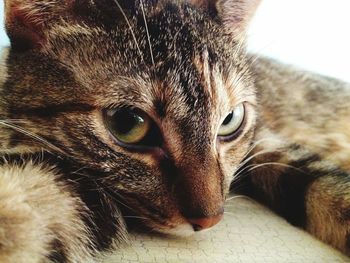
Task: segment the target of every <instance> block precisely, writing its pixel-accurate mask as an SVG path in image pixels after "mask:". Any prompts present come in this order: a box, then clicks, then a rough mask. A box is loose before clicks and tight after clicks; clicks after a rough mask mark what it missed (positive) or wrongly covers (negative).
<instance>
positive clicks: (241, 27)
mask: <svg viewBox="0 0 350 263" xmlns="http://www.w3.org/2000/svg"><path fill="white" fill-rule="evenodd" d="M187 1H188V2H189V3H190V4H192V5H195V6H197V7H200V8H204V9H206V10H207V11H208V12H210V13H211V14H215V16H217V17H218V18H219V19H220V21H221V22H222V23H223V25H224V26H225V29H226V30H227V31H228V32H230V33H233V34H235V35H240V34H242V33H244V32H246V30H247V27H248V25H249V22H250V20H251V18H252V17H253V15H254V13H255V11H256V9H257V7H258V6H259V4H260V2H261V0H187Z"/></svg>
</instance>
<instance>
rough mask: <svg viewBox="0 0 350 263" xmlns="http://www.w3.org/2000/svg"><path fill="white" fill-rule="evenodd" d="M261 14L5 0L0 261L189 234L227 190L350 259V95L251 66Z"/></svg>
mask: <svg viewBox="0 0 350 263" xmlns="http://www.w3.org/2000/svg"><path fill="white" fill-rule="evenodd" d="M258 4H259V0H217V1H215V0H211V1H209V0H187V1H186V0H177V1H170V0H158V1H157V0H152V1H151V0H149V1H142V0H138V1H137V0H134V1H130V0H5V10H6V28H7V32H8V35H9V37H10V40H11V48H10V49H6V50H4V51H3V52H2V57H3V58H2V63H1V67H0V86H1V91H0V92H1V101H0V114H1V121H0V123H1V133H0V137H1V140H0V143H1V155H2V158H1V166H0V262H16V263H17V262H18V263H22V262H23V263H24V262H26V263H27V262H95V260H97V258H98V257H99V255H100V254H101V253H102V252H103V251H108V250H112V249H114V248H117V247H118V244H120V242H123V240H125V238H126V236H127V229H128V228H129V227H132V226H133V225H135V223H136V224H137V225H138V226H139V224H140V223H142V225H143V226H144V227H145V228H148V229H151V230H154V231H158V232H162V233H166V234H174V235H189V234H192V233H194V232H195V231H200V230H202V229H207V228H210V227H212V226H214V225H215V224H216V223H217V222H219V221H220V219H221V218H222V215H223V204H224V201H225V197H226V195H227V193H228V192H229V189H230V186H231V189H232V191H234V192H235V191H236V189H240V190H241V191H243V192H244V193H245V194H247V195H250V196H253V197H255V198H257V199H258V200H260V201H261V202H263V203H264V204H266V205H268V206H270V207H271V208H272V209H274V210H275V211H276V212H278V213H279V214H281V215H282V216H284V217H285V218H287V219H288V220H289V221H290V222H291V223H292V224H295V225H297V226H300V227H303V228H305V229H306V230H307V231H309V232H310V233H312V234H313V235H315V236H317V237H318V238H320V239H321V240H323V241H325V242H327V243H328V244H330V245H332V246H334V247H336V248H338V249H340V250H341V251H343V252H345V253H347V254H350V233H349V232H350V190H349V189H350V175H349V173H348V172H349V170H350V124H349V123H350V122H349V106H350V105H349V102H350V87H349V85H347V84H345V83H342V82H340V81H337V80H333V79H330V78H326V77H322V76H318V75H314V74H311V73H305V72H300V71H298V70H295V69H293V68H291V67H288V66H284V65H281V64H279V63H277V62H274V61H271V60H268V59H265V58H256V56H253V57H252V56H251V55H249V54H247V53H246V50H245V40H244V39H245V38H244V35H245V31H246V27H247V25H248V23H249V20H250V18H251V17H252V15H253V13H254V11H255V9H256V7H257V6H258ZM232 182H234V183H233V184H231V183H232ZM238 183H239V187H238ZM132 218H134V219H135V218H136V219H137V218H138V219H139V220H138V221H134V220H132Z"/></svg>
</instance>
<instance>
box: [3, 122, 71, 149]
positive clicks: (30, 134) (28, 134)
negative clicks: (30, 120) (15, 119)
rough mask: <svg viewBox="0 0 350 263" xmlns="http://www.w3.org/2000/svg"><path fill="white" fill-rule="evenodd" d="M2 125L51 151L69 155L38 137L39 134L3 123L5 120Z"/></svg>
mask: <svg viewBox="0 0 350 263" xmlns="http://www.w3.org/2000/svg"><path fill="white" fill-rule="evenodd" d="M0 125H3V126H5V127H7V128H10V129H13V130H15V131H17V132H19V133H22V134H24V135H26V136H28V137H30V138H32V139H34V140H35V141H37V142H40V143H42V144H43V145H45V146H47V147H49V149H51V150H54V151H56V152H59V153H61V154H64V155H67V153H66V152H65V151H63V150H62V149H60V148H58V147H57V146H55V145H53V144H52V143H50V142H49V141H47V140H46V139H44V138H42V137H40V136H38V135H37V134H34V133H32V132H30V131H27V130H25V129H23V128H22V127H20V126H18V125H15V124H10V123H8V122H6V121H3V120H0Z"/></svg>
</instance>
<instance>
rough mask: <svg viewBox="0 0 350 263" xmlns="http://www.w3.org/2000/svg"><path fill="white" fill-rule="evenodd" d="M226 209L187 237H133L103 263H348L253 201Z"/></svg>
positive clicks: (237, 202) (236, 201) (238, 200)
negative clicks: (215, 222) (218, 218)
mask: <svg viewBox="0 0 350 263" xmlns="http://www.w3.org/2000/svg"><path fill="white" fill-rule="evenodd" d="M226 211H227V214H226V215H225V218H224V220H223V221H222V222H221V223H220V224H219V225H217V226H216V227H214V228H213V229H212V230H210V231H207V232H205V233H200V234H198V235H194V236H192V237H189V238H185V239H175V238H169V237H168V238H166V237H159V236H147V235H140V234H136V235H132V236H131V244H130V245H128V246H125V247H124V248H122V249H120V250H119V251H118V252H116V253H115V254H113V255H111V256H110V257H109V258H108V259H107V260H105V261H104V263H117V262H118V263H119V262H120V263H135V262H143V263H148V262H159V263H168V262H169V263H177V262H185V263H197V262H198V263H199V262H200V263H206V262H208V263H209V262H210V263H216V262H220V263H221V262H222V263H224V262H247V263H248V262H269V263H270V262H298V263H299V262H307V263H312V262H325V263H326V262H327V263H328V262H350V259H349V258H347V257H346V256H344V255H342V254H341V253H339V252H338V251H336V250H334V249H332V248H330V247H328V246H327V245H325V244H323V243H321V242H319V241H318V240H316V239H314V238H313V237H311V236H310V235H308V234H307V233H306V232H304V231H302V230H300V229H297V228H295V227H292V226H291V225H289V224H288V223H287V222H286V221H285V220H283V219H281V218H279V217H277V216H276V215H274V214H273V213H272V212H270V211H269V210H267V209H266V208H264V207H262V206H261V205H259V204H257V203H255V202H253V201H250V200H247V199H243V198H236V199H233V200H231V201H230V202H229V203H228V205H227V207H226Z"/></svg>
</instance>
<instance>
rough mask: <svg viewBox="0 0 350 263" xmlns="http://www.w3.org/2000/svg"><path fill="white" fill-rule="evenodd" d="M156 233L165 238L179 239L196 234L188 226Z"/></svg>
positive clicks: (161, 230) (184, 225) (159, 230)
mask: <svg viewBox="0 0 350 263" xmlns="http://www.w3.org/2000/svg"><path fill="white" fill-rule="evenodd" d="M157 232H159V233H161V234H164V235H167V236H173V237H180V238H184V237H189V236H192V235H194V234H195V233H196V232H195V231H194V229H193V227H192V226H191V225H190V224H182V225H179V226H177V227H174V228H168V229H164V228H163V229H158V230H157Z"/></svg>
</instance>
